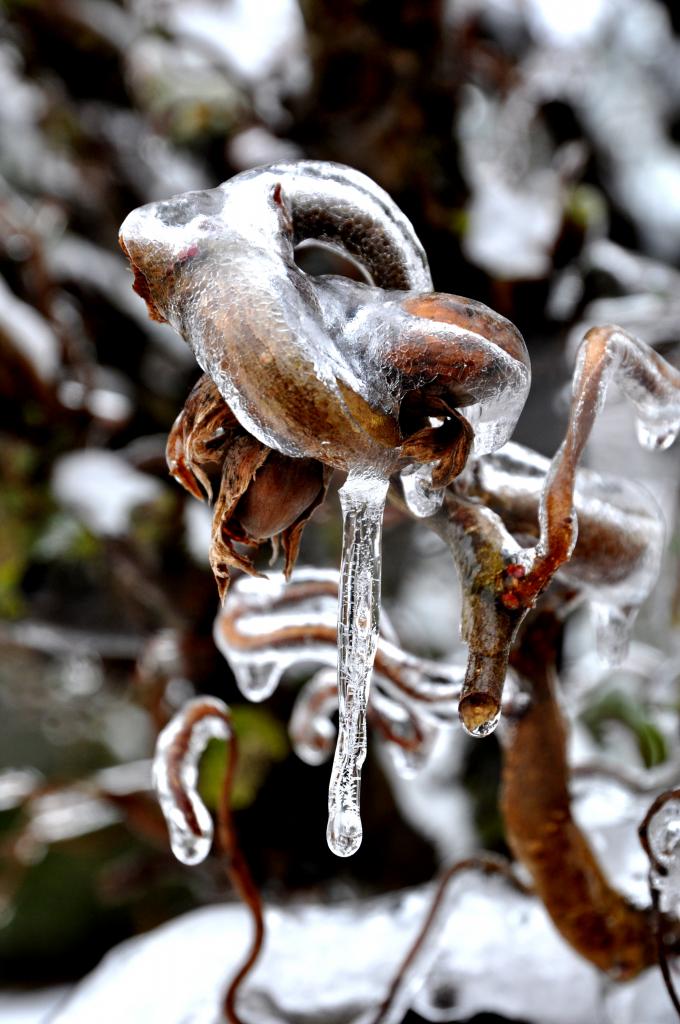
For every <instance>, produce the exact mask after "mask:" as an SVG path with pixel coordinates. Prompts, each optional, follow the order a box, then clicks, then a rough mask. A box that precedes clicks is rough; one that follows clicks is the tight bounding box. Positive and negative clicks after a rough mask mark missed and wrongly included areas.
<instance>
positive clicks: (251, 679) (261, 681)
mask: <svg viewBox="0 0 680 1024" xmlns="http://www.w3.org/2000/svg"><path fill="white" fill-rule="evenodd" d="M233 670H234V678H235V679H236V685H237V686H238V688H239V690H240V691H241V693H242V694H243V696H244V697H245V698H246V700H250V701H252V702H253V703H254V704H260V703H261V702H262V701H263V700H267V699H268V698H269V697H271V695H272V694H273V692H274V690H275V689H276V687H277V686H278V685H279V681H280V679H281V676H282V674H283V669H282V667H281V666H280V665H279V664H277V663H276V662H272V661H271V660H270V659H269V658H267V657H265V658H264V659H263V660H262V661H256V660H254V659H251V660H250V661H247V662H245V661H244V662H241V663H238V662H237V663H235V664H234V665H233Z"/></svg>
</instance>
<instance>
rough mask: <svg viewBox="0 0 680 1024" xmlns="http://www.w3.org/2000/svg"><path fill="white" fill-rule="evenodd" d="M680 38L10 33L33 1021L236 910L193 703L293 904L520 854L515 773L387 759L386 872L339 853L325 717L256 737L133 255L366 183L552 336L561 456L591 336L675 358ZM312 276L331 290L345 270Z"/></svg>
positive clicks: (3, 516) (381, 862)
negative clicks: (224, 652)
mask: <svg viewBox="0 0 680 1024" xmlns="http://www.w3.org/2000/svg"><path fill="white" fill-rule="evenodd" d="M679 31H680V8H679V7H678V6H677V5H676V4H674V3H673V2H672V0H668V2H666V3H664V2H662V0H570V2H569V3H564V2H562V0H448V2H447V0H394V2H392V3H390V4H385V3H381V2H379V0H354V2H351V0H335V2H317V0H301V2H300V3H298V2H297V0H257V2H255V0H2V2H1V3H0V451H1V452H2V459H1V461H0V476H1V479H2V486H1V490H0V524H1V529H0V982H1V983H2V985H3V986H5V987H6V988H7V992H6V995H5V1000H6V1002H5V1004H4V1005H5V1006H6V1007H7V1010H6V1012H7V1013H8V1014H10V1015H11V1014H13V1013H14V1014H15V1015H16V1019H17V1020H19V1019H22V1020H23V1019H25V1020H26V1021H28V1020H39V1019H41V1018H40V1014H39V1012H38V1009H39V1007H38V1004H37V1003H34V1004H31V1005H30V1006H29V1002H27V1001H26V996H25V994H24V995H22V996H21V998H20V996H19V994H18V993H17V992H16V991H15V990H16V987H17V986H23V987H24V988H25V989H28V990H29V991H32V990H38V989H40V987H41V986H45V985H55V984H60V985H61V984H63V985H68V984H70V983H72V982H74V981H76V980H77V979H78V978H80V977H82V975H83V974H84V973H85V972H87V971H88V970H89V969H90V968H92V967H93V966H94V965H95V964H96V963H97V962H98V960H99V959H100V958H101V956H102V955H103V954H104V953H105V952H106V951H107V950H108V949H110V948H111V947H112V946H113V945H114V944H115V943H117V942H119V941H120V940H122V939H124V938H127V937H129V936H132V935H136V934H139V933H141V932H145V931H147V930H149V929H151V928H153V927H154V926H156V925H158V924H159V923H161V922H163V921H165V920H167V919H169V918H171V917H173V916H175V915H177V914H179V913H181V912H183V911H186V910H188V909H191V908H193V907H197V906H202V905H205V904H207V903H213V902H220V901H224V900H225V899H231V898H232V897H231V895H230V893H229V891H228V888H227V886H226V882H225V881H224V880H223V877H222V873H221V870H220V868H219V865H218V864H217V863H214V862H212V861H211V860H209V861H208V862H207V863H206V865H204V866H202V867H200V868H196V869H191V870H189V869H186V868H182V867H181V866H180V865H179V864H178V863H177V862H175V861H174V860H173V858H172V856H171V854H170V853H169V849H168V845H167V840H166V835H165V827H164V824H163V822H162V819H161V817H160V814H159V811H158V810H157V808H156V805H155V801H154V799H153V797H152V796H151V795H150V794H149V757H150V755H151V753H152V751H153V746H154V742H155V737H156V735H157V732H158V730H159V729H160V728H161V727H162V725H163V724H164V723H165V722H166V721H167V719H168V717H169V716H170V715H171V714H172V713H173V712H174V710H176V709H177V708H178V707H179V706H181V704H182V703H183V701H184V700H186V699H187V698H188V697H190V696H191V695H192V694H194V693H195V692H199V693H212V694H217V695H219V696H220V697H222V698H223V699H224V700H226V701H227V702H228V703H230V704H231V705H232V706H233V708H234V715H235V722H236V726H237V731H238V735H239V739H240V742H241V751H242V756H241V761H240V766H239V775H238V779H237V785H236V791H235V797H234V799H235V806H236V808H237V826H238V829H239V832H240V835H241V837H242V841H243V845H244V848H245V850H246V853H247V855H248V857H249V859H250V862H251V864H252V867H253V871H254V873H255V876H256V878H257V880H258V881H259V882H260V883H261V885H262V886H263V890H264V893H265V897H266V898H268V899H272V900H284V901H285V900H286V899H289V898H290V897H291V896H300V895H303V896H304V897H305V898H309V899H310V900H333V899H339V898H341V897H342V896H344V895H347V894H350V893H359V894H374V893H380V892H386V891H391V890H394V889H398V888H400V887H403V886H408V885H412V884H415V883H418V882H422V881H425V880H427V879H429V878H431V877H432V875H433V873H434V872H435V870H436V868H437V865H438V864H439V863H440V862H441V861H442V860H445V859H449V858H451V857H453V856H454V855H461V854H463V853H465V852H466V851H468V850H470V849H473V848H478V847H484V848H486V849H490V850H496V851H500V852H503V851H504V849H505V844H504V840H503V832H502V825H501V823H500V820H499V817H498V813H497V811H496V788H497V781H498V753H497V747H496V744H495V741H494V740H493V739H489V740H487V741H485V742H484V743H483V744H480V743H475V742H472V741H468V740H466V739H464V738H463V737H460V736H459V737H458V739H457V740H456V742H455V743H454V744H449V745H448V746H447V747H446V749H445V750H444V751H443V752H442V756H441V757H440V758H439V759H438V760H437V762H436V765H435V767H434V768H433V769H432V770H431V772H430V776H429V777H428V779H427V780H426V782H424V783H423V784H422V786H424V787H425V788H422V786H421V788H419V787H418V785H416V784H406V783H403V782H401V781H399V780H398V779H395V777H394V773H393V772H391V770H390V767H389V765H388V764H387V763H386V762H385V760H384V758H381V757H380V756H379V755H378V754H371V755H369V760H368V762H367V766H366V774H365V783H364V790H363V809H364V821H365V837H364V843H363V846H362V848H361V851H360V853H359V854H358V855H357V856H356V857H354V858H353V859H352V860H351V861H349V862H344V861H342V862H341V861H338V860H337V859H336V858H334V857H333V856H332V855H331V854H330V853H329V851H328V849H327V847H326V841H325V819H326V789H327V782H328V770H327V769H324V768H319V769H312V768H309V767H306V766H305V765H303V764H302V763H301V762H299V761H298V760H297V759H296V758H295V757H294V755H293V754H292V753H291V750H290V743H289V740H288V736H287V723H288V719H289V716H290V710H291V706H292V702H293V699H294V693H295V688H294V686H292V685H291V686H288V687H282V688H281V689H280V690H279V691H278V693H277V694H276V695H275V696H274V697H273V698H272V699H271V700H270V701H269V702H267V703H266V704H264V705H258V706H252V705H247V704H245V702H244V700H243V698H242V697H241V696H240V695H239V693H238V691H237V690H236V688H235V685H234V681H233V677H232V675H231V673H230V670H229V667H228V665H227V664H226V662H225V661H224V660H223V659H222V657H221V655H220V654H219V653H218V652H217V650H216V649H215V647H214V645H213V641H212V622H213V618H214V616H215V613H216V610H217V597H216V590H215V585H214V582H213V579H212V576H211V573H210V571H209V568H208V563H207V548H208V536H209V522H210V520H209V515H208V511H207V510H206V509H205V508H203V507H201V506H200V505H198V503H196V502H195V501H193V500H192V499H190V498H189V497H188V496H186V495H185V494H184V492H183V491H182V490H181V489H180V487H179V486H178V485H176V484H175V483H174V482H173V481H172V480H171V479H170V478H169V476H168V473H167V470H166V467H165V460H164V446H165V439H166V436H167V433H168V430H169V428H170V426H171V424H172V422H173V420H174V418H175V417H176V415H177V414H178V412H179V411H180V409H181V407H182V405H183V403H184V400H185V397H186V395H187V394H188V391H189V389H190V387H191V386H192V384H193V382H194V381H195V379H196V378H197V376H198V372H197V367H196V366H195V364H194V362H193V358H192V356H191V354H190V352H189V350H188V348H187V347H185V345H184V344H183V342H182V341H181V340H180V339H179V338H178V337H177V336H176V335H175V334H174V333H173V331H172V330H171V329H170V328H169V327H167V326H165V325H160V324H156V323H153V322H151V321H150V320H148V319H147V315H146V308H145V304H144V303H143V302H142V301H141V300H140V299H139V298H138V297H137V296H136V295H134V294H133V292H132V288H131V283H132V278H131V274H130V272H129V270H128V267H127V265H126V261H125V259H124V258H123V256H122V254H121V253H120V251H119V249H118V247H117V229H118V226H119V224H120V222H121V221H122V220H123V218H124V217H125V215H126V214H127V213H128V212H129V211H130V210H131V209H132V208H133V207H135V206H138V205H140V204H142V203H145V202H149V201H151V200H156V199H160V198H164V197H167V196H170V195H172V194H174V193H177V192H181V191H185V190H188V189H197V188H206V187H208V188H209V187H213V186H214V185H216V184H218V183H219V182H221V181H223V180H225V179H227V178H229V177H230V176H231V175H233V174H236V173H238V172H239V171H242V170H244V169H246V168H249V167H252V166H256V165H258V164H262V163H267V162H270V161H275V160H281V159H295V158H297V157H313V158H319V159H324V160H336V161H340V162H343V163H347V164H351V165H352V166H354V167H357V168H359V169H360V170H362V171H364V172H365V173H366V174H368V175H370V176H371V177H372V178H374V179H375V180H376V181H377V182H378V183H379V184H380V185H382V186H383V187H384V188H385V189H387V190H388V191H389V192H390V193H391V195H392V196H393V197H394V199H395V200H396V201H397V203H398V204H399V205H400V206H401V207H402V208H403V209H404V211H405V212H406V213H407V215H408V216H409V217H410V218H411V220H412V221H413V223H414V225H415V229H416V231H417V233H418V235H419V237H420V239H421V240H422V242H423V245H424V247H425V249H426V251H427V253H428V256H429V259H430V264H431V267H432V272H433V277H434V282H435V287H436V288H437V289H438V290H441V291H447V292H452V293H455V294H462V295H469V296H472V297H474V298H476V299H480V300H482V301H484V302H486V303H488V304H489V305H491V306H493V307H494V308H495V309H497V310H498V311H499V312H501V313H502V314H504V315H505V316H507V317H509V318H510V319H512V320H513V321H514V322H515V323H516V324H517V326H518V327H519V328H520V330H521V331H522V333H523V334H524V336H525V339H526V341H527V344H528V346H529V349H530V352H531V357H532V362H533V366H534V374H535V384H534V388H533V391H532V396H531V399H530V402H529V404H528V407H527V410H526V412H525V414H524V415H523V417H522V420H521V421H520V426H519V430H518V434H517V439H518V440H520V441H522V442H523V443H526V444H529V445H531V446H532V447H534V448H536V449H537V450H539V451H541V452H543V453H545V454H552V453H553V452H554V450H555V449H556V447H557V445H558V444H559V442H560V439H561V435H562V431H563V428H564V422H565V412H566V403H565V397H564V386H565V383H566V382H567V381H568V379H569V373H570V369H569V367H570V362H569V359H570V353H571V355H573V349H574V344H575V343H576V341H577V340H578V339H579V338H580V336H581V335H582V333H583V330H584V329H585V328H586V327H588V326H590V325H591V324H593V323H601V322H608V321H612V320H613V321H616V322H619V323H621V324H622V326H624V327H627V328H629V329H630V330H632V331H634V332H635V333H638V334H639V335H640V336H642V337H644V338H645V340H647V341H649V342H650V343H653V344H654V345H655V346H657V347H658V348H659V349H660V350H661V351H663V352H664V353H665V354H666V355H667V356H668V357H669V358H670V359H671V360H673V359H674V358H675V356H676V352H677V349H676V344H677V341H678V338H679V333H678V312H679V311H680V288H679V287H678V285H679V284H680V272H679V271H678V260H679V258H680V148H679V143H680V39H679V38H678V32H679ZM301 258H302V257H301ZM304 259H305V264H304V265H305V268H306V269H308V270H309V271H310V272H323V271H325V270H328V269H329V267H328V266H326V265H325V264H324V263H323V258H322V256H321V254H320V253H318V252H317V253H316V254H315V253H314V252H312V253H309V252H308V253H306V254H305V256H304ZM331 269H332V268H331ZM627 419H628V418H627V417H626V414H625V413H621V415H619V414H618V413H617V412H616V407H615V409H614V413H613V414H612V416H611V417H610V420H609V428H608V430H609V432H608V433H606V432H603V431H605V427H603V428H602V429H601V431H600V433H598V434H597V436H596V438H595V440H594V444H593V447H592V450H591V464H593V465H595V466H598V465H599V466H600V467H601V468H608V469H613V470H617V468H618V469H620V468H621V467H623V470H624V472H626V473H627V474H630V475H638V474H639V475H641V476H642V477H644V478H646V479H648V480H649V481H650V482H651V483H652V486H653V487H654V488H655V490H656V493H657V496H658V497H659V498H660V500H661V502H662V504H663V506H664V508H665V510H666V513H667V516H668V521H669V533H670V534H672V531H673V522H674V517H675V505H676V499H677V479H678V473H677V456H676V455H675V454H674V453H673V452H669V453H665V454H663V455H653V456H642V455H640V456H639V457H638V455H637V454H635V455H632V454H631V448H630V445H631V440H630V439H631V438H632V428H631V429H630V432H629V428H628V425H627ZM598 438H599V440H598ZM339 544H340V526H339V513H338V508H337V502H336V500H335V499H334V497H333V496H332V495H331V498H330V500H329V501H328V502H327V503H326V504H325V505H324V507H323V508H322V509H321V510H320V511H319V512H318V513H317V514H316V516H315V518H314V520H313V522H312V524H311V525H310V527H309V528H308V530H307V532H306V535H305V539H304V544H303V549H302V553H301V558H300V562H301V563H302V564H311V565H317V566H337V564H338V557H339ZM385 544H386V555H385V566H384V589H385V594H386V604H387V607H388V609H389V611H390V612H391V615H392V619H393V621H394V623H395V625H396V627H397V630H398V632H399V634H400V637H401V639H402V642H403V643H404V645H405V646H406V647H407V649H411V650H414V651H416V652H418V653H422V654H424V655H427V656H430V657H439V658H445V657H449V658H456V657H460V654H461V652H460V641H459V638H458V626H457V614H458V613H457V600H458V599H457V593H456V591H457V587H456V584H455V578H454V575H453V569H452V567H449V565H448V563H447V562H446V560H445V558H444V557H443V555H442V551H441V548H440V547H439V545H438V542H436V540H435V539H434V538H431V537H429V536H427V535H426V531H424V530H422V529H419V530H415V529H413V528H412V527H411V525H410V524H409V523H408V522H406V521H404V520H403V519H402V518H401V517H400V516H399V514H398V513H397V512H395V511H390V512H388V518H387V520H386V539H385ZM397 553H398V554H397ZM676 576H677V573H676V563H675V555H674V554H673V553H671V555H670V556H669V559H668V565H667V572H666V576H665V577H664V582H663V585H662V587H661V588H660V591H659V594H658V596H657V598H655V604H654V607H653V609H651V610H650V612H649V613H648V615H647V617H646V625H645V624H644V623H643V629H644V630H646V632H645V633H644V644H646V645H647V647H645V650H646V649H658V650H661V651H663V652H664V656H668V657H670V656H671V654H672V652H673V650H674V646H673V645H674V643H675V641H674V639H673V634H672V632H671V629H670V627H671V626H672V624H673V622H674V621H675V618H676V611H677V603H678V593H677V586H676ZM585 628H586V627H584V629H585ZM586 633H587V630H586ZM580 642H582V644H584V645H586V646H587V643H588V640H587V638H586V640H582V641H580ZM655 644H656V645H657V647H654V645H655ZM669 651H670V654H669ZM607 686H608V687H609V689H608V690H606V692H607V693H608V694H609V695H610V696H609V703H608V704H607V703H606V702H603V699H602V690H599V691H598V696H597V699H596V698H595V697H593V700H592V702H591V706H590V707H589V708H588V715H586V716H585V718H584V721H585V723H586V724H585V726H584V729H585V732H586V733H587V734H588V735H590V737H591V739H592V742H593V743H594V744H595V745H597V743H600V744H602V743H606V742H608V741H609V739H610V738H611V736H612V735H613V733H612V730H614V732H615V733H616V735H617V736H618V737H619V739H620V742H621V743H622V744H623V749H624V750H625V751H626V754H627V756H629V757H631V758H633V759H634V760H635V761H636V762H637V763H638V764H640V765H641V766H645V765H646V766H650V765H655V764H657V763H659V762H660V761H663V760H664V758H666V757H667V754H668V747H669V744H670V743H672V741H673V740H674V739H677V735H676V734H677V716H675V715H674V716H673V717H672V720H671V719H669V717H668V715H667V716H666V717H665V718H664V717H663V715H661V714H660V713H658V709H657V710H655V709H654V708H653V707H651V706H650V705H649V704H648V703H646V702H645V698H643V697H640V696H639V690H638V689H636V690H635V691H634V693H633V692H632V691H630V692H629V691H628V690H626V686H625V681H624V682H622V681H621V679H619V680H614V681H612V680H609V682H608V683H607ZM631 694H632V695H631ZM612 695H613V696H612ZM588 716H589V717H588ZM616 730H618V732H616ZM621 737H623V738H622V739H621ZM221 766H222V761H221V760H220V756H219V752H218V753H217V754H216V755H215V756H213V758H212V760H211V759H208V761H206V763H204V765H203V776H204V777H203V782H202V784H203V786H204V792H205V794H206V795H207V798H208V799H210V794H211V793H213V794H214V793H215V791H216V788H217V781H216V780H217V779H219V776H220V771H221ZM10 988H11V990H10ZM38 998H39V997H38ZM2 1006H3V1003H2V1001H1V997H0V1008H2ZM36 1007H38V1009H36ZM20 1013H21V1014H25V1017H24V1016H21V1017H19V1014H20ZM29 1015H30V1016H29ZM3 1019H4V1018H3ZM8 1019H12V1020H14V1017H11V1018H8ZM480 1019H481V1018H480ZM484 1019H489V1020H491V1019H492V1018H490V1017H489V1018H484ZM493 1019H496V1020H499V1019H500V1018H493Z"/></svg>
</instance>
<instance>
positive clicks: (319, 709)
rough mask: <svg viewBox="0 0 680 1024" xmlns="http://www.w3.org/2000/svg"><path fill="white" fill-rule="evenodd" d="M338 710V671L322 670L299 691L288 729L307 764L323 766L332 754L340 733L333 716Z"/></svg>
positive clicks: (294, 747) (295, 749)
mask: <svg viewBox="0 0 680 1024" xmlns="http://www.w3.org/2000/svg"><path fill="white" fill-rule="evenodd" d="M337 708H338V685H337V672H336V671H335V669H331V668H322V669H319V671H318V672H317V673H315V675H313V676H312V678H311V679H310V680H309V682H307V683H305V685H304V686H303V687H302V689H301V690H300V693H299V694H298V697H297V700H296V701H295V706H294V707H293V713H292V714H291V716H290V724H289V726H288V732H289V734H290V739H291V743H292V744H293V749H294V751H295V753H296V754H297V756H298V757H299V758H300V760H301V761H304V762H305V764H309V765H319V764H323V763H324V761H326V760H327V759H328V758H329V757H330V756H331V754H332V753H333V746H334V744H335V740H336V736H337V732H336V729H335V727H334V726H333V723H332V721H331V716H332V715H333V713H334V712H335V711H337Z"/></svg>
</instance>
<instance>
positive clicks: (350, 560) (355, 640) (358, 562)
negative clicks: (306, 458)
mask: <svg viewBox="0 0 680 1024" xmlns="http://www.w3.org/2000/svg"><path fill="white" fill-rule="evenodd" d="M388 485H389V481H388V480H387V479H385V478H384V477H379V476H375V477H365V476H359V475H353V474H351V473H350V475H349V476H348V477H347V480H346V482H345V484H344V486H343V487H342V488H341V489H340V502H341V504H342V514H343V524H344V532H343V550H342V565H341V570H340V595H339V603H338V709H339V713H340V721H339V726H338V743H337V746H336V750H335V759H334V761H333V771H332V774H331V784H330V790H329V794H328V829H327V832H326V838H327V840H328V845H329V847H330V849H331V850H332V851H333V853H335V854H337V856H338V857H350V856H351V855H352V854H353V853H356V851H357V850H358V849H359V846H360V845H361V836H362V828H361V818H360V815H359V789H360V786H361V766H362V765H363V763H364V758H365V757H366V705H367V703H368V693H369V687H370V683H371V672H372V669H373V660H374V658H375V652H376V648H377V645H378V620H379V617H380V555H381V551H380V543H381V535H382V517H383V509H384V506H385V498H386V496H387V488H388Z"/></svg>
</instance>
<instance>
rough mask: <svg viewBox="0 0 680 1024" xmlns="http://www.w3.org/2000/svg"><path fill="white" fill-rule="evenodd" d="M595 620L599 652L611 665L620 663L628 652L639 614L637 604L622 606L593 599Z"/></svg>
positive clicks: (592, 606) (592, 607) (592, 605)
mask: <svg viewBox="0 0 680 1024" xmlns="http://www.w3.org/2000/svg"><path fill="white" fill-rule="evenodd" d="M591 609H592V614H593V618H594V620H595V638H596V643H597V653H598V654H599V655H600V657H601V658H603V659H604V660H605V661H606V662H607V663H608V664H609V665H611V666H616V665H620V664H621V662H622V661H624V660H625V658H626V655H627V654H628V646H629V643H630V637H631V633H632V631H633V626H634V624H635V619H636V618H637V614H638V611H639V609H638V607H637V605H628V606H626V607H620V606H617V605H612V604H603V603H601V602H599V601H591Z"/></svg>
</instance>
